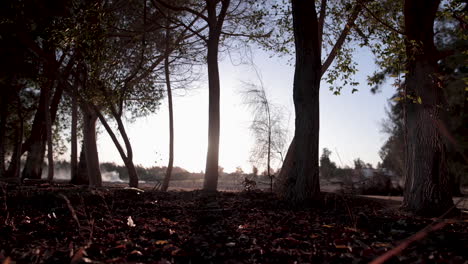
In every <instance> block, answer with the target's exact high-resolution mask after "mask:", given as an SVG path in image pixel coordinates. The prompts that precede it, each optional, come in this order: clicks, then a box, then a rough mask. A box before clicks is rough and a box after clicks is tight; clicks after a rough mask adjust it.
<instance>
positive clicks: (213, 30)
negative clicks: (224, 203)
mask: <svg viewBox="0 0 468 264" xmlns="http://www.w3.org/2000/svg"><path fill="white" fill-rule="evenodd" d="M217 2H218V1H216V0H207V1H206V3H207V11H208V20H209V21H208V26H209V34H208V45H207V46H208V54H207V64H208V91H209V99H208V152H207V155H206V168H205V180H204V183H203V190H204V191H208V192H214V191H216V190H217V188H218V166H219V134H220V131H219V130H220V113H219V107H220V106H219V97H220V83H219V67H218V48H219V47H218V46H219V37H220V34H221V29H222V26H223V23H224V18H225V16H226V12H227V8H228V7H229V4H230V1H229V0H225V1H221V5H222V6H221V11H220V14H219V16H217V14H216V9H217V8H216V5H217Z"/></svg>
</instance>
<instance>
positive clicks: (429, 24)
mask: <svg viewBox="0 0 468 264" xmlns="http://www.w3.org/2000/svg"><path fill="white" fill-rule="evenodd" d="M439 4H440V1H439V0H431V1H425V0H406V1H405V6H404V16H405V30H406V37H407V40H406V54H407V58H408V62H407V71H408V73H407V75H406V89H407V93H408V95H409V96H411V97H412V98H413V100H414V101H413V102H410V103H409V104H408V107H407V124H406V125H407V131H408V132H407V133H408V136H407V138H408V142H407V146H406V148H407V149H406V153H407V157H406V164H405V176H406V177H405V178H406V183H405V190H404V201H403V207H404V208H405V209H406V210H409V211H411V212H413V213H416V214H420V215H440V214H442V213H444V212H446V211H447V210H448V209H450V208H451V207H452V206H453V201H452V192H451V191H452V190H451V186H450V177H449V173H448V166H447V152H446V146H445V145H444V140H443V136H442V134H441V132H440V130H439V129H438V123H443V121H442V116H443V113H442V111H444V109H445V108H444V105H445V102H444V99H443V90H442V86H441V81H440V80H439V79H438V77H437V72H438V66H437V50H436V48H435V47H434V29H433V25H434V19H435V14H436V11H437V8H438V6H439Z"/></svg>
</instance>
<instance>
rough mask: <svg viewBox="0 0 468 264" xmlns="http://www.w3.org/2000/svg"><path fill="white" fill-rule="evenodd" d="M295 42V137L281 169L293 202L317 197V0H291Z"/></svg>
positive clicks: (318, 77) (284, 193)
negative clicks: (315, 2) (315, 1)
mask: <svg viewBox="0 0 468 264" xmlns="http://www.w3.org/2000/svg"><path fill="white" fill-rule="evenodd" d="M292 13H293V28H294V38H295V46H296V69H295V73H294V94H293V97H294V106H295V113H296V122H295V125H296V129H295V133H294V140H293V142H292V143H291V146H290V149H289V151H288V154H287V156H286V159H285V162H284V164H283V167H282V169H281V174H282V175H281V176H282V177H283V186H282V187H281V189H282V190H281V192H282V195H284V197H285V198H286V199H288V200H290V201H292V202H294V203H300V202H304V201H307V200H310V199H316V198H318V196H319V194H320V186H319V164H318V163H319V154H318V152H319V145H318V143H319V89H320V79H321V61H320V60H321V55H320V54H321V48H320V46H319V30H318V21H317V13H316V11H315V5H314V1H312V0H308V1H302V0H301V1H300V0H293V1H292Z"/></svg>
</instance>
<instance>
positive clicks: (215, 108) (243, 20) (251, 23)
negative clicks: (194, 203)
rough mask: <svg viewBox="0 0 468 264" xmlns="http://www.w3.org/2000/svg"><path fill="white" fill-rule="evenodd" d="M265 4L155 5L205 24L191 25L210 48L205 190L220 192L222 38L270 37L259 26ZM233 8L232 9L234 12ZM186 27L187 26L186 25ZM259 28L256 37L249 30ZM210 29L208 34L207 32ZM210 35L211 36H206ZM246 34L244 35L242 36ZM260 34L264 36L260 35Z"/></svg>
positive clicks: (225, 0)
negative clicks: (218, 188)
mask: <svg viewBox="0 0 468 264" xmlns="http://www.w3.org/2000/svg"><path fill="white" fill-rule="evenodd" d="M259 2H260V3H263V2H264V1H250V0H237V3H234V4H231V0H205V1H200V2H194V3H188V4H187V3H186V4H185V5H180V6H177V3H176V5H172V4H169V3H168V2H167V1H162V0H155V1H154V3H155V4H159V5H160V6H163V7H166V8H169V9H171V10H174V11H183V12H185V13H187V14H191V15H193V16H195V17H198V18H200V19H201V21H202V23H198V24H197V25H193V24H192V25H188V26H187V28H189V31H191V32H194V33H195V34H196V36H197V37H199V38H200V39H202V40H203V42H204V43H205V45H206V52H207V53H206V54H207V55H206V63H207V68H208V94H209V99H208V151H207V157H206V169H205V179H204V183H203V190H205V191H208V192H213V191H216V189H217V185H218V166H219V136H220V101H219V98H220V81H219V67H218V56H219V47H220V44H222V42H223V40H224V39H223V38H222V37H230V36H231V37H244V38H247V39H249V38H258V37H265V36H267V35H268V34H262V33H263V31H262V30H261V27H259V24H258V17H259V16H261V14H262V12H259V10H261V8H260V3H259ZM230 7H231V8H230ZM182 24H184V23H182ZM251 28H255V29H256V33H252V32H246V30H245V29H251ZM205 29H206V30H205ZM206 31H207V32H206ZM242 31H244V32H242ZM257 32H260V33H258V34H257Z"/></svg>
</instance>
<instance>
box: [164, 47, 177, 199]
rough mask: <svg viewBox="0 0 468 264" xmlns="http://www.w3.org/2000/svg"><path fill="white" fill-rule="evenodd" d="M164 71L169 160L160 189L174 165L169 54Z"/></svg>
mask: <svg viewBox="0 0 468 264" xmlns="http://www.w3.org/2000/svg"><path fill="white" fill-rule="evenodd" d="M164 71H165V75H166V87H167V101H168V106H169V162H168V164H167V170H166V176H165V177H164V181H163V183H162V186H161V190H162V191H164V192H165V191H167V189H168V188H169V182H170V180H171V174H172V167H173V165H174V110H173V108H172V89H171V79H170V72H169V54H166V58H165V59H164Z"/></svg>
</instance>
